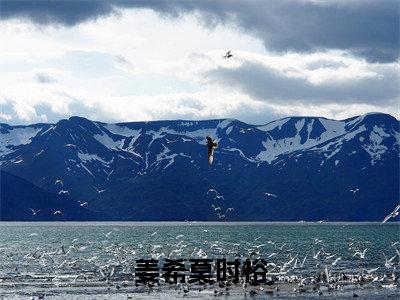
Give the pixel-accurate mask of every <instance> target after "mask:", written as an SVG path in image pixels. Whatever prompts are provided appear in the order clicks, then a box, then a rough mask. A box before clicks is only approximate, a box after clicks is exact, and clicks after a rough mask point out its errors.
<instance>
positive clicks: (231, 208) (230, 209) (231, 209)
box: [226, 207, 235, 212]
mask: <svg viewBox="0 0 400 300" xmlns="http://www.w3.org/2000/svg"><path fill="white" fill-rule="evenodd" d="M229 211H235V209H234V208H233V207H228V209H227V210H226V212H229Z"/></svg>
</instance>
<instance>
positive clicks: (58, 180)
mask: <svg viewBox="0 0 400 300" xmlns="http://www.w3.org/2000/svg"><path fill="white" fill-rule="evenodd" d="M57 183H59V184H61V186H64V182H63V181H62V180H61V179H57V180H56V181H55V182H54V184H57Z"/></svg>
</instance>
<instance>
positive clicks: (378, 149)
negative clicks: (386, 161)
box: [362, 125, 390, 165]
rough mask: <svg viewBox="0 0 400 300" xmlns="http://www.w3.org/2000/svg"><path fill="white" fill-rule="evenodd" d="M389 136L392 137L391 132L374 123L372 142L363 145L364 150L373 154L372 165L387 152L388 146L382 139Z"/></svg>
mask: <svg viewBox="0 0 400 300" xmlns="http://www.w3.org/2000/svg"><path fill="white" fill-rule="evenodd" d="M387 137H390V134H388V133H386V132H385V130H384V129H383V128H382V127H379V126H376V125H374V127H373V128H372V131H371V133H370V134H369V140H370V143H368V144H367V143H366V144H364V145H362V147H363V148H364V150H365V151H367V153H368V154H369V155H370V156H371V164H372V165H374V164H375V162H376V161H377V160H380V159H381V158H382V156H383V154H385V152H386V150H387V147H386V146H385V145H383V144H382V141H383V140H384V139H385V138H387Z"/></svg>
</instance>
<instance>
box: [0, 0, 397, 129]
mask: <svg viewBox="0 0 400 300" xmlns="http://www.w3.org/2000/svg"><path fill="white" fill-rule="evenodd" d="M399 5H400V1H389V0H382V1H369V0H363V1H352V0H346V1H340V0H336V1H330V0H326V1H322V0H319V1H318V0H298V1H285V0H283V1H282V0H279V1H274V0H272V1H255V0H253V1H230V0H223V1H219V0H213V1H190V0H188V1H174V0H170V1H164V0H157V1H150V0H149V1H128V0H125V1H123V0H119V1H118V0H113V1H111V0H110V1H106V0H104V1H90V0H87V1H63V0H60V1H47V0H46V1H45V0H42V1H33V0H31V1H18V0H13V1H7V0H0V11H1V36H0V44H1V45H0V52H1V86H0V97H1V111H0V122H1V123H7V124H32V123H40V122H50V123H54V122H57V121H58V120H60V119H65V118H68V117H70V116H73V115H79V116H82V117H86V118H89V119H91V120H97V121H103V122H129V121H152V120H171V119H189V120H199V119H215V118H235V119H239V120H241V121H244V122H248V123H251V124H265V123H268V122H270V121H272V120H275V119H280V118H283V117H287V116H321V117H326V118H333V119H345V118H348V117H352V116H355V115H361V114H365V113H368V112H384V113H390V114H391V115H393V116H395V117H396V118H399V117H400V109H399V108H400V107H399V103H400V96H399V95H400V75H399V74H400V72H399V35H400V34H399V11H400V7H399ZM229 50H231V53H232V54H233V56H232V57H231V58H229V59H224V58H223V56H224V54H225V53H226V52H227V51H229Z"/></svg>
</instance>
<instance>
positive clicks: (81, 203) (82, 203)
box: [78, 200, 89, 206]
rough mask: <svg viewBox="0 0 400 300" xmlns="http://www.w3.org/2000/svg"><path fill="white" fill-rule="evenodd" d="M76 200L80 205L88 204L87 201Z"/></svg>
mask: <svg viewBox="0 0 400 300" xmlns="http://www.w3.org/2000/svg"><path fill="white" fill-rule="evenodd" d="M78 202H79V205H80V206H85V205H88V204H89V203H87V202H81V201H79V200H78Z"/></svg>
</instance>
